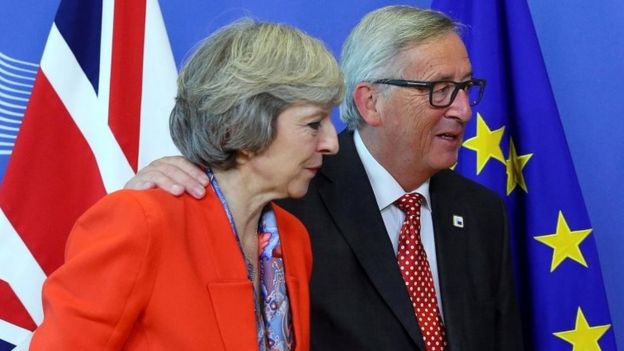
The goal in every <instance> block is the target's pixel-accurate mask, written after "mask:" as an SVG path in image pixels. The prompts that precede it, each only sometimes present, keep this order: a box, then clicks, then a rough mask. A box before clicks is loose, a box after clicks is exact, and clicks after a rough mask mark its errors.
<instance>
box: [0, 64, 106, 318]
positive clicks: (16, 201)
mask: <svg viewBox="0 0 624 351" xmlns="http://www.w3.org/2000/svg"><path fill="white" fill-rule="evenodd" d="M104 194H106V191H105V188H104V185H103V183H102V179H101V175H100V173H99V170H98V167H97V163H96V161H95V157H94V156H93V154H92V152H91V149H90V148H89V145H88V144H87V142H86V140H85V139H84V137H83V135H82V134H81V133H80V130H79V129H78V127H77V126H76V124H75V123H74V121H73V120H72V118H71V116H70V115H69V112H68V111H67V109H66V108H65V106H64V105H63V103H62V102H61V101H60V99H59V97H58V95H57V94H56V92H55V91H54V89H53V87H52V86H51V85H50V83H49V81H48V80H47V78H46V76H45V75H44V74H43V73H42V72H41V70H40V71H39V73H38V74H37V78H36V82H35V86H34V88H33V93H32V96H31V98H30V103H29V104H28V108H27V109H26V112H25V114H24V120H23V123H22V127H21V129H20V133H19V135H18V138H17V141H16V144H15V149H14V150H13V155H12V156H11V159H10V161H9V165H8V168H7V172H6V174H5V176H4V180H3V182H2V187H0V207H2V209H3V210H4V213H5V214H6V216H7V218H8V219H9V221H10V222H11V224H12V225H13V228H15V230H16V231H17V232H18V233H19V235H20V236H21V238H22V240H23V241H24V242H25V244H26V246H27V247H28V249H29V250H30V252H31V253H32V254H33V256H34V257H35V259H36V260H37V262H38V263H39V265H40V266H41V268H42V269H43V271H44V272H45V273H46V274H48V275H49V274H50V273H51V272H52V271H54V270H55V269H56V268H57V267H58V266H60V265H61V263H63V255H64V250H65V241H66V239H67V235H68V234H69V231H70V229H71V227H72V225H73V224H74V222H75V221H76V219H77V218H78V216H80V215H81V214H82V213H83V212H84V211H85V210H86V209H87V208H88V207H90V206H91V205H92V204H94V203H95V201H97V200H98V199H99V198H100V197H102V196H104ZM25 279H28V277H25ZM0 298H2V296H0ZM0 305H1V306H4V305H3V304H2V303H0Z"/></svg>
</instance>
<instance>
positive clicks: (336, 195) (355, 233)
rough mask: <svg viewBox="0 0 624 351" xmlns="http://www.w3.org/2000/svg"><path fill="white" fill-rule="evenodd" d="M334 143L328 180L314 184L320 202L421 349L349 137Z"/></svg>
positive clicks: (342, 136) (327, 168)
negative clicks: (335, 147)
mask: <svg viewBox="0 0 624 351" xmlns="http://www.w3.org/2000/svg"><path fill="white" fill-rule="evenodd" d="M339 141H340V151H339V153H338V154H337V155H336V156H333V157H328V158H326V159H325V165H324V167H323V169H322V171H321V172H322V173H323V174H324V175H325V176H326V177H327V179H329V180H330V181H329V182H321V181H319V182H318V183H317V184H318V191H319V194H320V196H321V199H322V200H323V202H324V203H325V205H326V206H327V208H328V211H329V213H330V215H331V216H332V217H333V219H334V221H335V223H336V224H337V226H338V228H339V231H340V233H341V234H342V235H343V236H344V238H345V240H346V241H347V243H348V244H349V246H350V247H351V248H352V250H353V252H354V255H355V256H356V258H357V260H358V261H359V262H360V264H361V265H362V268H363V270H364V272H366V274H367V275H368V277H369V278H370V280H371V281H372V282H373V285H374V286H375V288H376V289H377V290H378V291H379V294H380V295H381V296H382V298H383V300H384V301H385V303H386V304H387V305H388V307H389V308H390V309H391V310H392V312H393V313H394V314H395V316H396V317H397V319H398V320H399V321H400V322H401V323H402V324H403V327H404V328H405V330H406V331H407V333H408V334H409V335H410V337H411V338H412V339H413V340H414V342H415V343H416V344H417V345H419V347H420V348H421V349H423V350H424V343H423V339H422V336H421V334H420V329H419V327H418V323H417V321H416V318H415V317H414V312H413V309H412V306H411V304H410V301H409V297H408V295H407V291H406V289H405V288H403V287H404V282H403V278H402V277H401V273H400V271H399V268H398V265H397V262H396V257H395V254H394V251H393V249H392V245H391V243H390V240H389V239H388V234H387V233H386V228H385V226H384V224H383V220H382V218H381V214H380V213H379V209H378V207H377V202H376V200H375V196H374V194H373V190H372V188H371V185H370V182H369V180H368V177H367V175H366V171H365V170H364V167H363V166H362V163H361V161H360V159H359V156H358V154H357V151H356V149H355V144H354V142H353V133H351V132H342V133H341V134H340V137H339Z"/></svg>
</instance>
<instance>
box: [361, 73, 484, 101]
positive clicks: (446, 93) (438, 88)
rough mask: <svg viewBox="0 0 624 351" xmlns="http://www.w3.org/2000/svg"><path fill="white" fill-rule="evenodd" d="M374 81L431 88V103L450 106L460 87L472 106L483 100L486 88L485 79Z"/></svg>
mask: <svg viewBox="0 0 624 351" xmlns="http://www.w3.org/2000/svg"><path fill="white" fill-rule="evenodd" d="M373 83H374V84H388V85H395V86H398V87H405V88H414V89H421V90H429V103H430V104H431V106H433V107H448V106H450V105H451V104H452V103H453V101H455V97H457V93H458V92H459V90H460V89H461V90H463V91H464V92H465V93H466V95H467V96H468V102H469V103H470V106H474V105H476V104H478V103H479V101H481V98H482V97H483V90H484V89H485V80H483V79H470V80H467V81H465V82H453V81H450V80H437V81H430V82H427V81H417V80H404V79H378V80H376V81H374V82H373Z"/></svg>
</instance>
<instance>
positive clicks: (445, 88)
mask: <svg viewBox="0 0 624 351" xmlns="http://www.w3.org/2000/svg"><path fill="white" fill-rule="evenodd" d="M450 89H451V85H450V84H440V85H436V86H435V88H434V91H433V92H434V93H436V94H446V93H448V92H449V90H450Z"/></svg>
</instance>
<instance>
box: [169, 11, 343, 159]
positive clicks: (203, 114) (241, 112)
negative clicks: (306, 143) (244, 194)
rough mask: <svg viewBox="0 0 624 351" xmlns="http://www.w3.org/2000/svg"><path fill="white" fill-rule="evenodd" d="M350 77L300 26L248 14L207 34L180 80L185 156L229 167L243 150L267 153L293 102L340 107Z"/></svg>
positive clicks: (175, 125)
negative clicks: (280, 120) (259, 19)
mask: <svg viewBox="0 0 624 351" xmlns="http://www.w3.org/2000/svg"><path fill="white" fill-rule="evenodd" d="M343 95H344V87H343V77H342V74H341V72H340V69H339V67H338V64H337V63H336V60H335V58H334V57H333V55H332V54H331V53H330V52H329V51H328V50H327V49H326V48H325V46H324V45H323V44H322V43H321V42H320V41H319V40H317V39H314V38H312V37H310V36H308V35H307V34H305V33H303V32H301V31H300V30H297V29H295V28H293V27H290V26H287V25H283V24H275V23H266V22H257V21H254V20H251V19H243V20H240V21H237V22H235V23H233V24H231V25H228V26H226V27H223V28H221V29H220V30H218V31H217V32H215V33H214V34H212V35H211V36H209V37H208V38H206V39H205V40H204V41H203V42H202V43H201V45H200V46H199V48H198V49H197V51H196V52H195V53H194V54H193V55H192V56H191V58H190V60H189V61H188V62H187V63H186V65H185V66H184V68H183V69H182V71H181V72H180V75H179V77H178V93H177V98H176V104H175V106H174V108H173V110H172V112H171V117H170V123H169V124H170V131H171V136H172V138H173V141H174V143H175V144H176V146H177V147H178V149H180V151H181V152H182V154H183V155H184V156H185V157H187V158H188V159H189V160H191V161H192V162H194V163H196V164H198V165H200V166H203V167H214V168H219V169H230V168H232V167H234V166H235V161H236V155H237V153H238V152H239V151H241V150H248V151H252V152H261V151H262V150H263V149H264V148H266V147H267V146H268V145H269V144H270V143H271V142H272V141H273V139H274V136H275V125H276V124H275V120H276V118H277V116H278V115H279V114H280V113H281V112H282V111H284V110H285V109H286V108H287V107H288V106H290V105H292V104H294V103H299V102H308V103H314V104H319V105H324V106H332V105H337V104H339V103H340V101H341V100H342V97H343Z"/></svg>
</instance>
